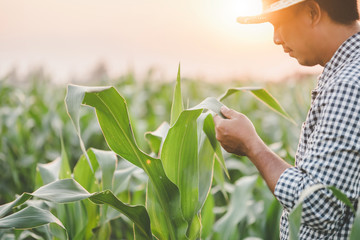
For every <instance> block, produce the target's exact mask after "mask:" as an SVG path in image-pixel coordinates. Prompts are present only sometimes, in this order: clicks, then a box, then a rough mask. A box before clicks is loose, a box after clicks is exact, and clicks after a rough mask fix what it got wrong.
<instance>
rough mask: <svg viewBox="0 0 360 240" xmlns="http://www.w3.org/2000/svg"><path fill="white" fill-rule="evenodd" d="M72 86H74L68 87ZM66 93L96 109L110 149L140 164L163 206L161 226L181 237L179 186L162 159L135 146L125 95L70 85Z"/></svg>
mask: <svg viewBox="0 0 360 240" xmlns="http://www.w3.org/2000/svg"><path fill="white" fill-rule="evenodd" d="M74 88H76V90H71V89H74ZM68 94H76V95H80V96H82V97H83V101H82V103H83V104H86V105H89V106H92V107H94V108H95V109H96V114H97V117H98V121H99V123H100V127H101V129H102V131H103V134H104V137H105V139H106V141H107V144H108V145H109V147H110V149H112V150H113V151H114V152H115V153H117V154H118V155H120V156H121V157H122V158H124V159H126V160H128V161H129V162H131V163H133V164H135V165H136V166H138V167H140V168H142V169H143V170H144V171H145V172H146V174H147V175H148V176H149V179H150V181H152V182H153V184H154V188H155V193H156V195H157V199H158V200H159V201H160V204H159V206H161V208H163V209H164V213H165V216H166V220H167V221H166V226H162V227H163V228H164V227H167V228H168V229H169V239H176V238H177V239H181V238H184V236H185V232H186V225H187V224H186V221H185V220H184V218H183V216H182V213H181V207H180V194H179V189H178V188H177V187H176V185H175V184H173V183H172V182H171V181H170V180H169V179H168V178H167V176H166V175H165V172H164V169H163V166H162V163H161V161H160V160H159V159H156V158H153V157H151V156H149V155H147V154H145V153H144V152H143V151H141V150H140V149H139V147H138V146H137V144H136V142H135V138H134V134H133V131H132V128H131V125H130V120H129V116H128V111H127V106H126V102H125V99H124V98H123V97H122V96H121V95H120V94H119V93H118V92H117V91H116V90H115V89H114V88H90V89H89V88H83V87H80V86H73V85H70V86H69V88H68ZM71 99H79V97H72V98H71ZM77 103H79V101H78V102H77ZM69 114H71V113H70V112H69ZM73 119H75V116H74V117H73ZM175 226H176V227H175Z"/></svg>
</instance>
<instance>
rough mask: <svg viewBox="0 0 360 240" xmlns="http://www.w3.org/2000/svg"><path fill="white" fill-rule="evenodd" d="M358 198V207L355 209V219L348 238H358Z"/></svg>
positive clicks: (359, 211)
mask: <svg viewBox="0 0 360 240" xmlns="http://www.w3.org/2000/svg"><path fill="white" fill-rule="evenodd" d="M359 203H360V200H358V209H357V211H356V215H355V220H354V224H353V227H352V229H351V234H350V240H358V239H360V207H359V206H360V204H359Z"/></svg>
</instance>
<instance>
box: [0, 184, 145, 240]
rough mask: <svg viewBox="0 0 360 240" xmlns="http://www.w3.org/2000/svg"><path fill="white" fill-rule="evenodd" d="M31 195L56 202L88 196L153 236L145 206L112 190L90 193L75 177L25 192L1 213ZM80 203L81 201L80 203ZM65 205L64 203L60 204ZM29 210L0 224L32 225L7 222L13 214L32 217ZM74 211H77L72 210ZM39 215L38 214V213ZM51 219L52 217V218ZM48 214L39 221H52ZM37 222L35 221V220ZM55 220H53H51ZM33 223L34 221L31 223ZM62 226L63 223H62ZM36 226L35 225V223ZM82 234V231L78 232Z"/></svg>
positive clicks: (2, 209)
mask: <svg viewBox="0 0 360 240" xmlns="http://www.w3.org/2000/svg"><path fill="white" fill-rule="evenodd" d="M31 196H33V197H37V198H40V199H43V200H46V201H51V202H55V203H70V202H74V201H80V200H83V199H86V198H89V199H90V200H91V201H92V202H94V203H96V204H107V205H109V206H111V207H113V208H115V209H116V210H118V211H120V212H121V213H123V214H125V215H126V216H127V217H128V218H129V219H130V220H132V221H133V222H134V223H135V224H136V226H137V228H138V229H140V230H141V232H142V233H143V234H145V235H146V236H147V237H148V238H152V233H151V230H150V219H149V215H148V213H147V211H146V209H145V207H144V206H131V205H128V204H125V203H123V202H121V201H120V200H119V199H118V198H117V197H116V196H115V195H114V194H113V193H112V192H111V191H109V190H106V191H104V192H100V193H94V194H90V193H88V192H87V191H86V190H85V189H84V188H83V187H82V186H81V185H80V184H79V183H77V182H76V181H75V180H74V179H63V180H58V181H55V182H52V183H50V184H47V185H45V186H43V187H41V188H39V189H38V190H36V191H35V192H33V193H32V194H29V193H27V194H23V195H22V196H20V197H19V198H18V199H16V200H15V201H13V202H12V203H10V204H6V205H3V206H0V211H1V213H5V214H6V212H8V210H11V209H12V208H13V207H16V206H19V205H20V204H22V203H24V202H25V201H26V200H28V199H29V198H30V197H31ZM79 204H80V203H79ZM60 206H64V205H60ZM77 210H80V208H77ZM27 213H28V212H25V213H23V214H24V215H16V213H15V214H12V215H9V216H7V217H4V218H0V224H1V222H2V223H4V225H1V226H4V227H6V228H13V227H14V228H28V227H31V226H32V225H31V226H30V225H26V223H23V225H21V226H20V225H18V224H17V223H14V222H7V220H8V219H9V218H8V217H10V216H12V217H13V218H11V219H16V217H18V216H20V217H21V218H28V219H30V218H31V216H28V215H26V214H27ZM30 213H32V212H30ZM72 213H76V212H74V211H72ZM77 214H78V217H79V215H81V213H80V212H78V213H77ZM36 216H38V215H36ZM75 219H76V217H75V216H74V217H73V220H75ZM50 220H51V219H50ZM50 220H49V217H48V216H44V219H39V220H38V221H39V222H41V223H42V224H40V225H43V224H47V223H49V222H50ZM34 222H35V221H34ZM51 222H53V220H52V221H51ZM10 223H14V225H10ZM29 224H32V223H29ZM36 224H37V225H36V226H39V225H38V223H36ZM61 226H62V225H61ZM34 227H35V225H34ZM78 234H82V233H78Z"/></svg>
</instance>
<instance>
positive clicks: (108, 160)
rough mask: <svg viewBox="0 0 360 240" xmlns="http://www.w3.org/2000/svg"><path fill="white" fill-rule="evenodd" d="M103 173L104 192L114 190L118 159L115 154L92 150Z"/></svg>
mask: <svg viewBox="0 0 360 240" xmlns="http://www.w3.org/2000/svg"><path fill="white" fill-rule="evenodd" d="M91 151H92V152H93V153H94V155H95V157H96V159H97V162H98V163H99V166H100V168H101V172H102V186H103V188H102V190H112V188H113V178H114V172H115V169H116V165H117V158H116V155H115V153H114V152H111V151H102V150H98V149H94V148H93V149H91Z"/></svg>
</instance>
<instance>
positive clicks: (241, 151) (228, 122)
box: [214, 106, 264, 157]
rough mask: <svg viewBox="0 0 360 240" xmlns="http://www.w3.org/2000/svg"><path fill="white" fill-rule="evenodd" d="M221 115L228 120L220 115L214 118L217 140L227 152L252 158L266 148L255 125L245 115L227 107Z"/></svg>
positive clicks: (222, 110)
mask: <svg viewBox="0 0 360 240" xmlns="http://www.w3.org/2000/svg"><path fill="white" fill-rule="evenodd" d="M221 113H222V114H223V115H224V116H225V117H226V119H223V118H221V117H220V116H218V115H216V116H215V117H214V122H215V130H216V138H217V140H218V141H219V142H220V144H221V146H222V147H223V148H224V149H225V150H226V151H228V152H230V153H234V154H237V155H241V156H244V155H245V156H248V157H250V156H251V155H254V154H256V153H257V152H258V151H260V150H261V149H260V148H261V147H264V144H263V143H262V140H261V139H260V137H259V136H258V135H257V133H256V130H255V127H254V125H253V124H252V122H251V121H250V120H249V119H248V118H247V117H246V116H245V115H244V114H241V113H239V112H236V111H235V110H232V109H229V108H227V107H225V106H223V107H222V108H221Z"/></svg>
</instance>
